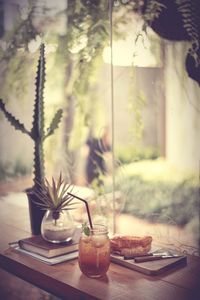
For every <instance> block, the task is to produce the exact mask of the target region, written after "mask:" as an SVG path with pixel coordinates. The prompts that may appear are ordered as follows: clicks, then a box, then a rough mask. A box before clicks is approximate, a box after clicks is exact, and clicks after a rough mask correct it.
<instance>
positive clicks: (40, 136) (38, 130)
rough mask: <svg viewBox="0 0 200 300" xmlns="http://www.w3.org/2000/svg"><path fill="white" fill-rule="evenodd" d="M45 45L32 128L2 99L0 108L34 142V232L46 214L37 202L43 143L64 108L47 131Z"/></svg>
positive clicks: (29, 191) (31, 202)
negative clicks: (20, 119)
mask: <svg viewBox="0 0 200 300" xmlns="http://www.w3.org/2000/svg"><path fill="white" fill-rule="evenodd" d="M45 64H46V62H45V46H44V44H41V46H40V57H39V61H38V66H37V75H36V82H35V85H36V95H35V101H34V112H33V122H32V129H31V130H30V131H29V130H28V129H26V127H25V126H24V124H22V123H21V122H20V121H19V120H18V119H16V118H15V116H13V115H12V114H11V113H10V112H9V111H8V110H7V109H6V107H5V104H4V102H3V101H2V99H0V110H1V111H2V112H3V113H4V115H5V117H6V119H7V120H8V122H10V124H11V125H12V126H13V127H14V128H15V129H16V130H20V131H21V132H22V133H25V134H27V135H28V136H29V137H30V138H31V139H32V140H33V142H34V164H33V168H34V170H33V174H34V178H33V182H34V185H33V187H31V188H29V189H27V190H26V193H27V196H28V200H29V212H30V223H31V230H32V233H33V234H40V227H41V221H42V218H43V216H44V213H45V212H44V211H43V210H41V209H40V208H39V207H38V206H37V205H36V202H37V203H38V202H40V201H41V200H40V199H39V198H38V195H37V194H36V193H35V191H36V190H38V188H39V187H40V186H41V185H42V184H43V183H44V178H45V171H44V153H43V143H44V141H45V139H46V138H47V137H49V136H50V135H52V134H53V133H54V131H55V129H56V128H57V127H58V125H59V122H60V120H61V118H62V112H63V111H62V109H59V110H58V111H57V112H56V113H55V115H54V117H53V119H52V121H51V123H50V126H49V128H48V129H47V130H46V131H45V129H44V95H43V93H44V85H45Z"/></svg>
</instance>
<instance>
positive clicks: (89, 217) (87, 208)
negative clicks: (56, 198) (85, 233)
mask: <svg viewBox="0 0 200 300" xmlns="http://www.w3.org/2000/svg"><path fill="white" fill-rule="evenodd" d="M67 194H68V195H70V196H72V197H74V198H76V199H78V200H80V201H82V202H84V203H85V206H86V210H87V215H88V220H89V224H90V228H91V229H93V226H92V219H91V216H90V210H89V206H88V203H87V201H86V200H84V199H82V198H80V197H78V196H76V195H74V194H71V193H69V192H68V193H67Z"/></svg>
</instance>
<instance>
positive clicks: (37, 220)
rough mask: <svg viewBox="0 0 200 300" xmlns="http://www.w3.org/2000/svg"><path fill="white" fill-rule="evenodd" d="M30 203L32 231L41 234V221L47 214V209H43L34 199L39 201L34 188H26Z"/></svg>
mask: <svg viewBox="0 0 200 300" xmlns="http://www.w3.org/2000/svg"><path fill="white" fill-rule="evenodd" d="M25 192H26V194H27V197H28V203H29V216H30V225H31V232H32V234H34V235H39V234H40V233H41V231H40V230H41V223H42V219H43V216H44V214H45V210H41V209H40V208H39V207H38V206H37V205H36V204H35V203H34V201H37V202H38V201H39V200H38V197H37V196H36V195H35V194H34V192H33V188H30V189H26V190H25Z"/></svg>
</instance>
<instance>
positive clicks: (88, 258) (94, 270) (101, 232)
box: [78, 224, 110, 278]
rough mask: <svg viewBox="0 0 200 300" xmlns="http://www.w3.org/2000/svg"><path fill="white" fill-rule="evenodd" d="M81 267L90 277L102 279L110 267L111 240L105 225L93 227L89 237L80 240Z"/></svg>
mask: <svg viewBox="0 0 200 300" xmlns="http://www.w3.org/2000/svg"><path fill="white" fill-rule="evenodd" d="M78 261H79V267H80V269H81V271H82V272H83V274H85V275H86V276H88V277H94V278H95V277H101V276H103V275H105V274H106V272H107V270H108V268H109V265H110V240H109V238H108V230H107V227H106V226H104V225H99V224H98V225H93V229H90V233H89V235H85V234H84V232H83V233H82V236H81V238H80V240H79V258H78Z"/></svg>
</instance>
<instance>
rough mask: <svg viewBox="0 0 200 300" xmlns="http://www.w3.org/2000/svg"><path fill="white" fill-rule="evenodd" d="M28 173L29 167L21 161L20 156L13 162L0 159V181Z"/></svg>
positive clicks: (29, 171)
mask: <svg viewBox="0 0 200 300" xmlns="http://www.w3.org/2000/svg"><path fill="white" fill-rule="evenodd" d="M29 174H31V169H30V168H28V167H27V166H26V165H25V164H24V163H23V160H22V159H21V158H17V159H16V161H15V162H14V163H11V162H2V161H0V181H3V180H5V179H7V178H15V177H17V176H25V175H29Z"/></svg>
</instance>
